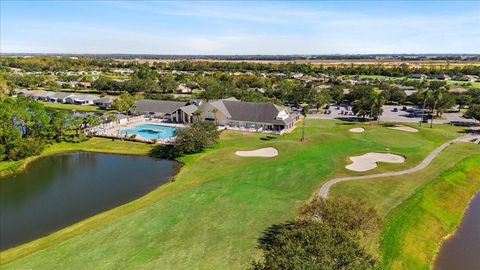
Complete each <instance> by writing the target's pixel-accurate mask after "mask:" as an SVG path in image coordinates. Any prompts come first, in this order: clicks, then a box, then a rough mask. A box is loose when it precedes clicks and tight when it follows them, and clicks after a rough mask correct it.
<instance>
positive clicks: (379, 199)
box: [331, 143, 480, 269]
mask: <svg viewBox="0 0 480 270" xmlns="http://www.w3.org/2000/svg"><path fill="white" fill-rule="evenodd" d="M479 152H480V146H479V145H475V144H471V143H460V144H455V145H452V146H449V147H448V148H447V149H445V151H444V152H442V153H441V154H440V155H439V156H438V157H437V158H435V159H434V160H433V162H432V163H431V164H430V165H429V166H428V167H427V168H426V169H424V170H421V171H418V172H416V173H413V174H408V175H403V176H397V177H388V178H378V179H372V180H362V181H351V182H343V183H339V184H337V185H335V186H333V187H332V189H331V196H347V197H351V198H357V199H361V200H364V201H366V202H367V203H368V204H369V205H371V206H373V207H375V208H376V209H377V211H378V212H379V214H380V215H381V216H382V217H384V218H386V224H385V226H384V227H385V228H386V229H387V230H386V231H385V232H384V235H388V234H389V230H388V228H389V227H390V226H391V225H390V223H391V216H392V215H395V214H393V213H396V212H400V213H402V214H403V215H405V216H408V215H409V213H410V211H411V210H412V209H404V206H403V204H404V201H405V200H406V199H407V198H409V197H411V196H412V194H415V192H417V190H418V189H419V188H420V187H422V186H424V185H426V184H429V183H431V182H432V181H433V180H435V179H437V178H438V177H439V176H440V175H441V174H442V173H445V172H447V171H448V170H452V168H454V167H455V166H456V164H458V163H460V162H462V161H463V160H464V159H465V158H468V157H470V156H472V155H475V154H478V153H479ZM476 158H477V159H479V157H478V156H477V157H476ZM452 191H454V190H453V189H452ZM417 206H418V205H417ZM460 206H461V205H460ZM463 206H465V205H463ZM463 208H464V207H463ZM463 208H462V207H459V208H457V209H455V210H456V211H457V214H461V213H462V211H463ZM399 209H400V210H399ZM401 209H403V210H401ZM402 218H405V217H404V216H403V217H402ZM396 221H397V222H398V223H399V224H401V223H402V221H403V219H400V220H398V219H397V220H396ZM399 224H397V225H398V226H399ZM422 224H423V223H418V224H416V225H417V226H418V227H412V228H409V230H412V231H414V230H416V229H419V228H420V227H422V226H423V225H422ZM436 232H437V233H438V235H437V237H440V238H441V237H443V236H444V235H445V232H444V231H436ZM397 233H398V232H397ZM423 233H424V232H422V233H419V234H418V235H420V234H423ZM381 237H382V232H378V235H376V237H374V238H373V239H369V240H370V241H369V242H368V243H366V244H367V245H368V246H369V249H370V250H371V251H372V252H373V253H375V254H383V253H384V251H385V250H386V249H394V250H395V249H401V248H404V246H403V245H402V243H401V242H392V243H387V242H384V243H383V246H382V250H379V241H380V239H381ZM383 237H387V236H383ZM395 237H397V236H395ZM429 244H430V245H431V246H432V245H436V244H438V241H437V242H431V243H429ZM431 246H430V247H431ZM404 252H411V254H425V253H429V255H430V257H429V256H426V257H428V259H426V263H428V262H429V260H431V255H432V253H431V250H417V249H411V250H409V251H408V250H407V251H404ZM399 261H401V259H399ZM409 269H410V268H409Z"/></svg>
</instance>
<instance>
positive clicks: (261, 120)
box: [199, 99, 300, 134]
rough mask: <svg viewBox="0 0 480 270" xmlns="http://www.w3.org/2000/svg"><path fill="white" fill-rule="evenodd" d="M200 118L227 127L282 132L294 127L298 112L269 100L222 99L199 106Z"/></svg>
mask: <svg viewBox="0 0 480 270" xmlns="http://www.w3.org/2000/svg"><path fill="white" fill-rule="evenodd" d="M199 111H200V112H201V119H202V120H210V121H215V123H216V124H217V125H219V126H226V127H227V128H228V129H233V130H241V131H252V132H263V133H276V134H282V133H284V132H285V131H287V130H290V129H292V128H293V127H294V124H295V122H296V121H297V120H298V119H299V117H300V116H299V114H297V113H290V112H289V111H287V110H286V109H284V108H282V107H280V106H277V105H275V104H273V103H269V102H244V101H238V100H236V99H223V100H216V101H213V102H208V103H203V104H202V105H200V106H199Z"/></svg>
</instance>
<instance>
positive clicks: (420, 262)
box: [381, 155, 480, 269]
mask: <svg viewBox="0 0 480 270" xmlns="http://www.w3.org/2000/svg"><path fill="white" fill-rule="evenodd" d="M479 189H480V155H476V156H473V157H470V158H468V159H466V160H464V161H462V162H460V163H458V164H457V165H456V166H455V167H453V168H451V169H449V170H448V171H446V172H444V173H443V174H442V175H440V176H439V177H437V178H435V179H434V180H433V181H432V182H430V183H428V184H426V185H425V186H423V187H421V188H420V189H419V190H417V191H416V192H415V193H414V194H413V195H412V196H411V197H409V198H408V200H406V201H405V202H404V203H402V204H401V205H400V206H399V207H398V208H396V209H395V210H394V211H392V212H391V213H390V214H389V215H388V216H387V219H386V228H385V231H384V232H383V235H382V242H381V250H382V252H383V254H384V266H385V267H386V268H388V269H428V268H429V267H430V264H431V262H432V260H433V257H434V255H435V254H436V253H437V252H438V249H439V244H440V243H441V240H442V239H443V238H444V237H445V236H447V235H449V234H451V233H452V232H453V231H454V230H455V228H456V227H457V226H458V225H459V224H460V221H461V218H462V215H463V211H464V209H465V208H466V206H467V205H468V202H469V200H470V199H471V197H472V196H473V195H474V194H475V192H476V191H478V190H479Z"/></svg>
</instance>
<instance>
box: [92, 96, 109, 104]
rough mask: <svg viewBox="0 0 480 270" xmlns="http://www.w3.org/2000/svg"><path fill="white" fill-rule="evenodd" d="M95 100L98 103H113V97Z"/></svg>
mask: <svg viewBox="0 0 480 270" xmlns="http://www.w3.org/2000/svg"><path fill="white" fill-rule="evenodd" d="M93 102H96V103H113V97H102V98H97V99H95V100H94V101H93Z"/></svg>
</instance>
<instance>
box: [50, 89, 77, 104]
mask: <svg viewBox="0 0 480 270" xmlns="http://www.w3.org/2000/svg"><path fill="white" fill-rule="evenodd" d="M73 95H74V94H73V93H65V92H58V93H55V94H53V95H51V96H49V97H48V101H50V102H56V103H65V102H66V100H67V98H68V97H70V96H73Z"/></svg>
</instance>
